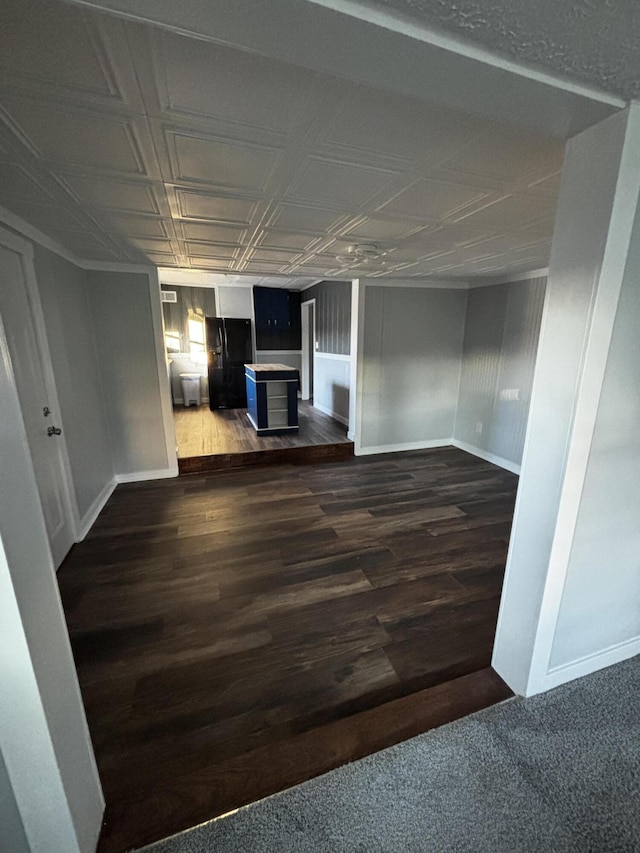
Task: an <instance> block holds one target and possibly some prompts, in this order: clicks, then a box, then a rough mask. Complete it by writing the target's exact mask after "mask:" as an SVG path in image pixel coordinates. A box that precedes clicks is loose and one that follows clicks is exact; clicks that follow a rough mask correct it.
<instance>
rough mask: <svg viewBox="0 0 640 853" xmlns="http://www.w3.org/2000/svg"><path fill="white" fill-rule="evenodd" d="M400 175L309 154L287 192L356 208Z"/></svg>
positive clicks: (308, 198)
mask: <svg viewBox="0 0 640 853" xmlns="http://www.w3.org/2000/svg"><path fill="white" fill-rule="evenodd" d="M397 177H398V173H397V172H394V171H391V170H388V169H382V168H381V169H374V168H371V167H369V166H359V165H358V164H357V163H347V162H341V161H338V160H329V159H324V158H319V157H309V158H308V159H307V161H306V163H305V164H304V166H303V168H302V170H301V172H300V173H299V175H298V177H297V178H296V179H295V180H294V182H293V184H292V185H291V187H290V189H289V191H288V192H287V195H288V196H289V197H293V198H299V199H306V200H309V201H318V202H320V203H321V204H322V202H329V203H331V204H336V205H345V206H347V207H348V208H350V209H351V210H357V209H358V208H359V207H361V206H362V205H363V204H365V202H366V201H368V199H369V198H371V196H373V195H375V194H377V193H379V192H381V191H382V190H383V189H385V187H387V186H388V185H389V184H390V183H391V182H392V180H393V179H394V178H397Z"/></svg>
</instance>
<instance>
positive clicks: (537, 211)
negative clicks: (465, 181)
mask: <svg viewBox="0 0 640 853" xmlns="http://www.w3.org/2000/svg"><path fill="white" fill-rule="evenodd" d="M550 206H551V209H552V210H553V207H554V205H553V204H551V205H550V203H549V201H548V200H547V199H545V198H537V197H534V196H528V197H520V198H516V197H515V196H505V197H504V198H500V199H497V200H495V201H491V202H490V203H489V204H486V205H479V206H477V207H475V208H474V209H471V210H464V211H461V212H460V213H459V214H457V215H453V216H452V217H451V221H452V222H460V221H463V222H464V223H465V224H466V225H471V226H472V227H475V228H479V229H483V228H489V229H491V230H494V231H495V232H497V233H505V232H510V231H511V230H512V229H513V225H514V223H517V226H518V228H521V227H523V226H524V225H527V224H530V223H532V222H535V221H536V220H538V219H547V218H548V216H549V212H550V211H549V207H550Z"/></svg>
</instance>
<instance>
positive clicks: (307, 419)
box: [173, 400, 349, 459]
mask: <svg viewBox="0 0 640 853" xmlns="http://www.w3.org/2000/svg"><path fill="white" fill-rule="evenodd" d="M173 418H174V423H175V429H176V444H177V446H178V459H185V458H189V457H194V456H209V455H213V454H223V453H248V452H250V451H260V450H277V449H280V448H287V447H309V446H313V445H320V444H340V443H348V442H349V439H348V438H347V428H346V426H343V425H342V424H341V423H339V422H338V421H335V420H334V419H333V418H330V417H329V416H328V415H325V414H324V413H323V412H321V411H320V410H319V409H316V408H314V407H313V405H312V404H311V403H310V402H308V401H305V400H299V401H298V420H299V424H300V428H299V431H298V432H297V433H290V434H286V433H285V434H283V435H260V436H259V435H258V434H257V433H256V431H255V429H254V428H253V426H252V425H251V423H250V422H249V419H248V418H247V410H246V409H217V410H216V411H215V412H212V411H211V409H210V408H209V406H207V405H205V406H198V407H195V406H194V407H190V406H187V407H185V406H177V407H176V408H175V409H174V410H173Z"/></svg>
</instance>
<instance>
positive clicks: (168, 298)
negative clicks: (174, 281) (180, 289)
mask: <svg viewBox="0 0 640 853" xmlns="http://www.w3.org/2000/svg"><path fill="white" fill-rule="evenodd" d="M160 301H161V302H177V301H178V294H177V292H176V291H175V290H161V291H160Z"/></svg>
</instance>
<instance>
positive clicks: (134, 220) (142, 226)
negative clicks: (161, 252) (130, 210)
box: [99, 213, 168, 238]
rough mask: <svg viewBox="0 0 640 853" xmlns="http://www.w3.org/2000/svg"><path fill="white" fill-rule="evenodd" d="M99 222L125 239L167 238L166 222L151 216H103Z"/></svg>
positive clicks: (109, 214) (119, 214)
mask: <svg viewBox="0 0 640 853" xmlns="http://www.w3.org/2000/svg"><path fill="white" fill-rule="evenodd" d="M99 220H100V221H101V222H102V223H103V224H104V225H105V227H106V228H107V229H108V230H111V231H113V232H115V233H117V234H118V236H121V237H122V236H124V237H127V236H128V237H131V238H132V237H167V236H168V231H167V225H166V224H165V222H164V220H162V219H159V218H154V217H151V216H130V215H128V214H126V213H108V214H101V215H100V216H99Z"/></svg>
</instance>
